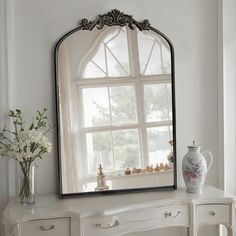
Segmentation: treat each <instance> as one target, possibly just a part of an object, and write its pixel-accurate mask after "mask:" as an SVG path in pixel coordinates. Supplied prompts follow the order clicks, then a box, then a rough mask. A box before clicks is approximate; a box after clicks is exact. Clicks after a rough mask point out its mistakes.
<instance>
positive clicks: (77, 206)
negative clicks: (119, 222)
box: [2, 186, 236, 224]
mask: <svg viewBox="0 0 236 236" xmlns="http://www.w3.org/2000/svg"><path fill="white" fill-rule="evenodd" d="M235 199H236V198H235V197H234V196H233V195H230V194H227V193H225V192H224V191H222V190H220V189H217V188H215V187H212V186H206V187H205V188H204V189H203V193H202V194H192V193H187V192H186V191H185V189H184V188H178V189H177V190H168V191H161V192H160V191H159V192H143V193H131V194H120V195H112V196H111V195H109V196H96V197H83V198H70V199H59V198H58V197H57V196H56V195H54V194H49V195H38V196H37V198H36V203H35V204H34V205H32V206H19V205H18V204H17V202H16V199H15V198H12V199H11V200H10V202H9V203H8V205H7V207H6V209H5V211H4V213H3V218H2V221H3V223H5V224H9V223H17V222H22V221H28V220H34V219H39V218H47V217H48V218H52V217H70V216H73V215H74V216H75V217H78V218H79V217H87V216H93V215H111V214H117V213H120V212H125V211H129V210H135V209H141V208H150V207H157V206H166V205H174V204H190V203H192V204H213V203H218V204H220V203H222V204H226V203H231V202H234V201H235Z"/></svg>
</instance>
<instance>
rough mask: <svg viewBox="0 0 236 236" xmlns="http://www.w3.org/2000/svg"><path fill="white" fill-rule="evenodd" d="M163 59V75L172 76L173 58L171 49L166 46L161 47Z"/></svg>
mask: <svg viewBox="0 0 236 236" xmlns="http://www.w3.org/2000/svg"><path fill="white" fill-rule="evenodd" d="M161 49H162V58H163V73H164V74H171V56H170V48H169V46H166V45H164V44H162V45H161Z"/></svg>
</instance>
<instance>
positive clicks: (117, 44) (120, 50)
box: [104, 27, 130, 77]
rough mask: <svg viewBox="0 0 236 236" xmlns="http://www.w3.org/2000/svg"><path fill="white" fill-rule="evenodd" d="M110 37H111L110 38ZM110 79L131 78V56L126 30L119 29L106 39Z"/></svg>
mask: <svg viewBox="0 0 236 236" xmlns="http://www.w3.org/2000/svg"><path fill="white" fill-rule="evenodd" d="M108 37H109V36H108ZM104 43H105V44H106V53H107V61H108V75H109V77H116V76H129V75H130V66H129V54H128V51H129V50H128V43H127V33H126V28H125V27H123V28H122V29H118V30H117V31H116V32H114V33H113V34H112V37H109V40H107V39H105V40H104Z"/></svg>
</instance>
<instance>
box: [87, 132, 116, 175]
mask: <svg viewBox="0 0 236 236" xmlns="http://www.w3.org/2000/svg"><path fill="white" fill-rule="evenodd" d="M111 140H112V139H111V132H110V131H108V132H97V133H89V134H87V135H86V141H87V157H88V169H89V174H93V175H96V174H97V172H98V167H99V164H101V165H102V166H103V168H104V172H107V171H110V170H112V169H113V153H112V141H111Z"/></svg>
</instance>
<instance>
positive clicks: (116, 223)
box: [95, 220, 120, 229]
mask: <svg viewBox="0 0 236 236" xmlns="http://www.w3.org/2000/svg"><path fill="white" fill-rule="evenodd" d="M119 225H120V222H119V220H116V221H115V222H114V223H113V224H108V225H107V226H102V225H101V224H95V227H96V228H97V229H110V228H115V227H118V226H119Z"/></svg>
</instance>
